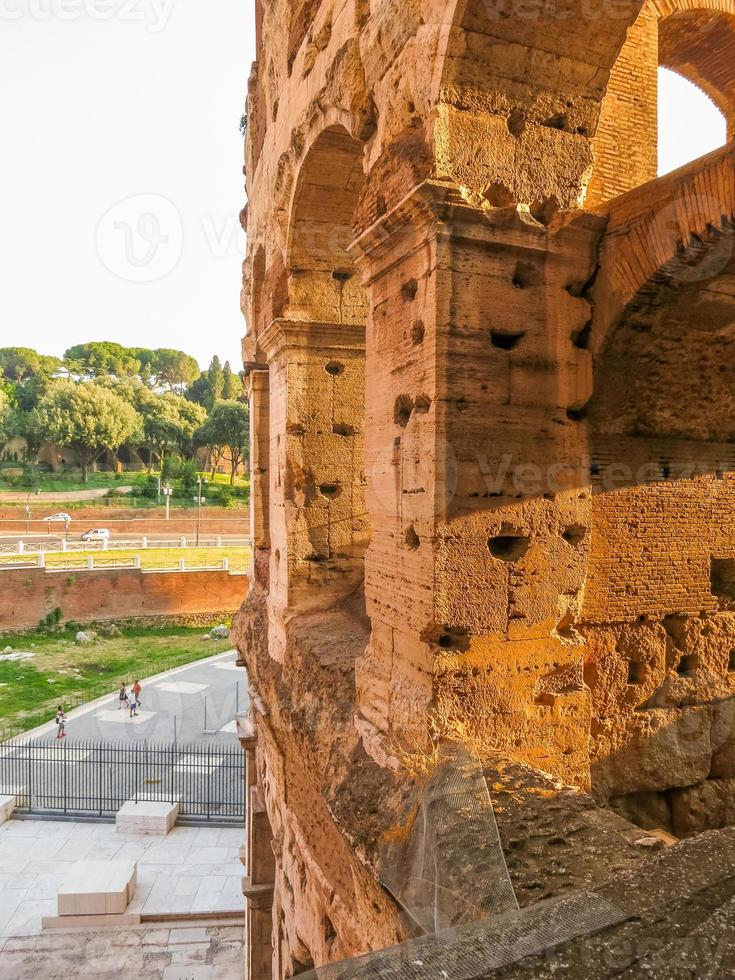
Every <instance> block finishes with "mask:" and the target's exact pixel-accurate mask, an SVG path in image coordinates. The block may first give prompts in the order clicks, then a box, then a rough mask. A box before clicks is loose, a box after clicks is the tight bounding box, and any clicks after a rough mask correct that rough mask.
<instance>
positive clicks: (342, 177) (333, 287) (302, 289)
mask: <svg viewBox="0 0 735 980" xmlns="http://www.w3.org/2000/svg"><path fill="white" fill-rule="evenodd" d="M364 182H365V176H364V171H363V150H362V144H361V143H360V141H359V140H357V139H354V138H353V137H352V136H351V135H350V133H349V131H348V129H347V128H346V127H345V125H344V124H343V123H332V124H331V125H328V126H326V127H325V128H323V129H322V130H320V131H319V132H318V134H317V135H315V136H314V137H313V138H312V140H311V141H310V142H309V144H308V146H307V148H306V150H305V152H304V155H303V158H302V161H301V165H300V167H299V170H298V174H297V177H296V180H295V181H294V189H293V195H292V200H291V212H290V219H289V228H288V242H287V247H286V265H287V268H288V271H289V287H290V288H289V292H290V302H289V316H292V317H295V318H298V319H302V318H303V319H309V318H317V319H320V320H322V321H324V322H330V323H353V324H360V323H362V324H364V323H365V317H366V313H367V308H366V302H365V293H364V289H363V287H362V284H361V282H360V280H359V277H358V276H357V275H356V272H355V267H354V262H353V259H352V257H351V256H350V254H349V252H348V246H349V245H350V243H351V242H352V240H353V238H354V220H355V212H356V210H357V206H358V201H359V197H360V193H361V191H362V188H363V185H364Z"/></svg>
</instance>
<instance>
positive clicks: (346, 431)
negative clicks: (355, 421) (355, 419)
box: [332, 423, 357, 436]
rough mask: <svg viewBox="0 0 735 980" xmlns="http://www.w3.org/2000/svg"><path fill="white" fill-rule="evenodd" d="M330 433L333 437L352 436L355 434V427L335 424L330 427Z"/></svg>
mask: <svg viewBox="0 0 735 980" xmlns="http://www.w3.org/2000/svg"><path fill="white" fill-rule="evenodd" d="M332 432H333V433H334V435H335V436H354V435H355V433H356V432H357V429H355V427H354V426H352V425H343V424H341V423H335V424H334V425H333V426H332Z"/></svg>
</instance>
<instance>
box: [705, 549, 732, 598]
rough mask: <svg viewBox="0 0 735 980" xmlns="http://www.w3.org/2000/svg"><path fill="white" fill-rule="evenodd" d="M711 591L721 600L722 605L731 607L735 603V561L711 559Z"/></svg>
mask: <svg viewBox="0 0 735 980" xmlns="http://www.w3.org/2000/svg"><path fill="white" fill-rule="evenodd" d="M710 590H711V592H712V594H713V595H716V596H717V598H718V599H719V600H720V605H725V606H729V605H731V604H732V603H734V602H735V559H732V558H712V559H711V564H710Z"/></svg>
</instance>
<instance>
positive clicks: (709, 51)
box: [584, 0, 735, 209]
mask: <svg viewBox="0 0 735 980" xmlns="http://www.w3.org/2000/svg"><path fill="white" fill-rule="evenodd" d="M705 30H706V32H707V33H706V35H705V36H704V37H703V34H702V32H703V31H705ZM660 65H661V66H663V67H666V68H671V69H672V70H674V71H676V72H678V73H679V74H680V75H682V76H684V77H685V78H687V79H688V80H689V81H691V82H693V83H694V84H695V85H697V86H699V88H701V89H702V91H703V92H705V94H706V95H708V96H709V97H710V98H711V99H712V101H713V102H714V103H715V105H716V106H717V107H718V108H719V109H720V111H721V112H722V113H723V115H724V116H725V117H726V119H727V120H728V123H729V129H730V136H731V137H732V135H733V128H732V127H733V118H734V112H735V103H734V102H733V99H734V98H735V2H733V0H647V2H646V3H645V4H644V6H643V8H642V10H641V12H640V14H639V15H638V17H637V18H636V20H635V23H634V24H632V25H631V27H630V29H629V31H628V35H627V38H626V41H625V44H624V45H623V47H622V49H621V51H620V54H619V57H618V59H617V61H616V62H615V65H614V66H613V69H612V73H611V76H610V84H609V87H608V91H607V95H606V98H605V101H604V103H603V107H602V113H601V116H600V126H599V129H598V131H597V134H596V136H595V140H594V144H593V154H594V165H593V167H592V169H591V171H590V173H589V176H588V181H587V185H586V188H585V194H584V203H585V207H587V208H590V209H595V208H599V207H601V206H602V205H604V204H605V203H606V202H607V201H610V200H612V199H613V198H615V197H617V196H618V195H619V194H624V193H626V192H627V191H630V190H632V189H634V188H635V187H639V186H640V185H641V184H643V183H645V182H646V181H648V180H653V179H654V178H655V177H656V175H657V173H658V68H659V66H660Z"/></svg>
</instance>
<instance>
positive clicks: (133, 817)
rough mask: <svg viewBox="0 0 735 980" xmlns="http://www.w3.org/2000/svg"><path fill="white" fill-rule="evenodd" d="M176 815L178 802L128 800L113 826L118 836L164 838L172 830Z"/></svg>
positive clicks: (177, 813) (119, 811)
mask: <svg viewBox="0 0 735 980" xmlns="http://www.w3.org/2000/svg"><path fill="white" fill-rule="evenodd" d="M178 815H179V803H178V802H175V803H171V802H170V801H169V802H162V801H159V800H128V802H127V803H125V805H124V806H123V807H121V809H120V810H118V813H117V817H116V819H115V826H116V828H117V832H118V833H119V834H144V835H148V836H158V837H165V836H166V834H168V833H169V831H171V830H173V828H174V825H175V823H176V818H177V817H178Z"/></svg>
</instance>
